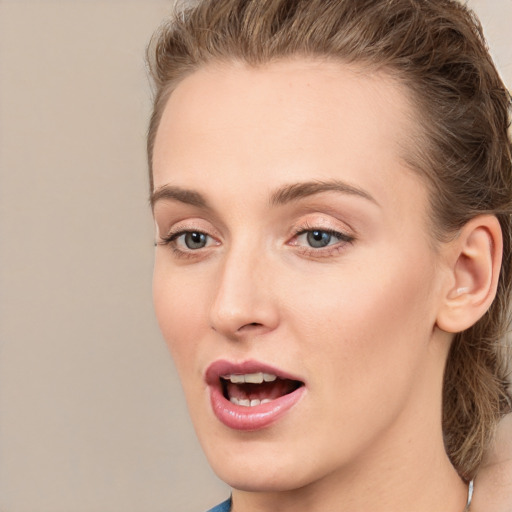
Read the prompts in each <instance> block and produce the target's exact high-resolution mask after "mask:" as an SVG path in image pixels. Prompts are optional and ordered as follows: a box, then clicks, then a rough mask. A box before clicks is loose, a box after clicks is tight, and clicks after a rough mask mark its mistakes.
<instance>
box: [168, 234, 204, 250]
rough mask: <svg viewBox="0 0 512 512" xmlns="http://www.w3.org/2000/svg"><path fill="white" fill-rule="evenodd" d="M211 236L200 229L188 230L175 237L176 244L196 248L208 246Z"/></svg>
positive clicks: (191, 248)
mask: <svg viewBox="0 0 512 512" xmlns="http://www.w3.org/2000/svg"><path fill="white" fill-rule="evenodd" d="M209 238H210V237H209V236H208V235H207V234H206V233H201V232H200V231H186V232H185V233H181V234H178V236H175V237H173V240H174V241H175V243H176V245H185V247H186V248H187V249H190V250H195V249H202V248H203V247H206V245H207V243H208V239H209Z"/></svg>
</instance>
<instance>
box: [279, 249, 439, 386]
mask: <svg viewBox="0 0 512 512" xmlns="http://www.w3.org/2000/svg"><path fill="white" fill-rule="evenodd" d="M402 256H403V255H402ZM390 260H391V261H393V259H392V258H390ZM395 260H396V258H395ZM396 261H398V260H396ZM401 261H402V263H400V261H399V262H398V263H394V264H392V263H389V261H388V262H387V264H385V265H384V264H382V265H378V264H376V262H375V261H374V260H373V261H372V262H371V265H370V264H368V265H361V266H350V270H345V269H343V268H340V271H336V272H332V273H331V274H330V276H329V278H327V276H317V279H316V280H315V281H314V282H312V283H310V285H307V284H306V283H305V282H304V281H303V282H302V284H301V286H300V288H298V287H297V284H296V285H295V289H294V294H293V297H292V298H291V299H290V300H293V304H292V305H290V307H289V311H291V312H293V316H294V319H291V320H290V322H289V324H290V325H293V329H294V331H295V332H294V334H295V336H296V338H297V339H300V340H302V343H303V344H304V345H305V346H306V347H307V349H308V351H309V352H310V353H311V359H310V360H311V361H314V362H315V365H316V366H323V367H326V366H327V367H331V368H335V369H336V370H335V378H336V379H337V381H338V382H339V381H340V380H346V381H347V382H348V381H351V382H354V379H355V378H356V376H357V380H359V379H360V377H361V376H363V375H367V376H368V378H369V379H374V378H378V377H377V376H378V375H380V376H381V377H382V376H383V374H384V373H385V374H389V375H390V376H391V377H392V376H393V373H394V372H397V371H398V372H399V373H403V368H404V367H406V368H408V367H411V365H413V364H417V363H418V361H419V360H420V358H421V354H422V350H424V349H425V347H426V342H427V341H428V338H429V336H430V334H431V330H432V327H433V323H434V321H433V319H434V318H435V315H433V314H430V313H429V312H430V311H431V310H432V301H431V294H430V289H431V286H432V282H433V274H434V272H433V267H432V266H431V265H430V262H428V261H424V262H423V264H420V265H418V264H416V263H417V259H416V260H414V259H409V260H408V259H407V258H403V257H402V258H401ZM407 261H415V264H407V263H406V262H407ZM368 263H369V262H368ZM327 361H330V362H331V364H329V365H326V362H327ZM333 362H334V363H335V364H332V363H333ZM317 371H318V370H317Z"/></svg>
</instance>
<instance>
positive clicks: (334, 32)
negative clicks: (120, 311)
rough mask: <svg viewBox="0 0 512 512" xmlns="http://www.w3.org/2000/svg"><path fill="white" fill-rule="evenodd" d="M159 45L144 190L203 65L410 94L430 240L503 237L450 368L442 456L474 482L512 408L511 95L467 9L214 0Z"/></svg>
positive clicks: (443, 0)
mask: <svg viewBox="0 0 512 512" xmlns="http://www.w3.org/2000/svg"><path fill="white" fill-rule="evenodd" d="M154 43H155V44H154V45H151V46H150V50H148V58H149V61H150V70H151V74H152V78H153V80H154V84H155V98H154V110H153V115H152V117H151V121H150V126H149V132H148V159H149V168H150V181H151V187H152V186H153V184H152V177H151V166H152V154H153V145H154V140H155V134H156V131H157V129H158V125H159V121H160V118H161V115H162V111H163V109H164V107H165V104H166V102H167V99H168V97H169V95H170V94H171V92H172V90H173V88H174V87H175V86H176V84H177V83H178V82H179V81H181V80H183V78H184V77H186V76H187V75H188V74H190V73H193V72H194V71H195V70H196V69H198V68H200V67H201V66H205V65H207V64H208V63H211V62H219V61H242V62H245V63H247V64H248V65H254V66H256V65H261V64H265V63H267V62H270V61H275V60H278V59H283V58H286V57H291V56H305V57H313V58H330V59H338V60H339V61H342V62H346V63H360V64H364V65H370V66H374V67H378V68H380V69H384V70H385V71H387V72H388V74H390V75H391V76H392V77H394V78H395V79H396V80H398V81H400V82H401V83H402V84H404V85H405V86H406V90H408V91H409V92H410V93H411V94H412V98H413V100H414V101H413V103H414V104H415V105H416V107H417V111H416V112H417V118H416V123H417V126H418V127H419V128H420V130H419V133H420V135H419V136H418V138H417V140H416V143H415V144H414V147H413V148H409V151H408V155H407V156H406V160H407V163H408V164H409V165H410V166H411V167H412V168H413V169H415V170H417V171H418V172H419V173H420V175H421V176H423V177H425V179H426V180H427V183H428V185H429V187H430V188H431V208H432V217H433V220H434V225H435V226H436V228H437V229H436V230H435V231H436V236H437V237H438V238H439V239H442V238H445V237H446V236H453V235H454V234H456V233H457V231H458V230H459V229H460V228H461V227H462V226H463V225H464V224H465V223H466V222H467V221H468V220H470V219H471V218H473V217H475V216H476V215H479V214H482V213H489V214H493V215H495V216H496V217H497V218H498V220H499V222H500V224H501V229H502V232H503V239H504V254H503V263H502V268H501V273H500V278H499V284H498V291H497V297H496V299H495V300H494V302H493V304H492V305H491V307H490V309H489V311H488V312H487V313H486V314H485V315H484V317H483V318H482V319H481V320H480V321H478V322H477V323H476V324H475V325H474V326H473V327H471V328H470V329H468V330H466V331H464V332H462V333H459V334H457V335H456V336H455V338H454V340H453V344H452V347H451V350H450V354H449V357H448V361H447V366H446V371H445V381H444V390H443V432H444V436H445V445H446V450H447V453H448V455H449V456H450V459H451V461H452V463H453V465H454V466H455V467H456V469H457V470H458V471H459V473H460V475H461V476H463V477H464V478H466V479H470V478H472V477H473V476H474V475H475V473H476V471H477V469H478V467H479V465H480V463H481V460H482V456H483V453H484V450H485V448H486V447H487V446H488V444H489V441H490V440H491V439H492V436H493V433H494V431H495V427H496V425H497V423H498V421H499V419H500V418H501V417H502V416H503V415H504V414H505V413H507V412H509V411H510V407H511V398H510V394H509V391H508V389H507V386H508V382H507V374H506V372H507V368H506V361H507V354H506V353H505V345H506V343H505V336H506V332H507V330H508V329H509V326H510V299H511V290H512V268H511V266H512V163H511V142H510V139H509V136H508V135H507V128H508V123H509V109H510V95H509V94H508V92H507V90H506V89H505V87H504V85H503V83H502V81H501V80H500V77H499V75H498V73H497V71H496V69H495V67H494V64H493V62H492V60H491V58H490V56H489V53H488V51H487V48H486V44H485V40H484V37H483V34H482V29H481V26H480V24H479V22H478V20H477V19H476V17H475V16H474V14H473V13H472V12H471V11H470V10H469V9H468V8H466V7H464V6H463V5H461V4H460V3H458V2H457V1H455V0H211V1H201V2H199V3H198V4H197V5H195V6H193V7H189V8H187V9H184V10H182V11H181V12H180V13H178V14H177V15H176V16H175V17H174V19H173V20H172V21H171V22H169V23H168V24H167V25H165V26H164V27H163V28H162V29H161V30H160V31H159V33H158V34H157V37H156V39H155V40H154ZM420 113H421V115H420ZM409 146H413V144H409Z"/></svg>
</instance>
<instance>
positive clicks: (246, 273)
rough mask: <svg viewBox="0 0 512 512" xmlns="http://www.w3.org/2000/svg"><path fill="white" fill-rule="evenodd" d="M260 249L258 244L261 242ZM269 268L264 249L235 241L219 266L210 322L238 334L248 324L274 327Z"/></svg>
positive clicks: (264, 327)
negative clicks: (235, 243)
mask: <svg viewBox="0 0 512 512" xmlns="http://www.w3.org/2000/svg"><path fill="white" fill-rule="evenodd" d="M260 249H261V246H260ZM270 273H271V268H270V266H269V265H268V262H266V258H265V254H264V251H262V250H258V248H257V247H255V246H254V245H253V244H250V243H249V242H248V243H245V244H244V243H243V242H242V241H241V243H238V244H237V245H233V246H232V247H231V248H230V249H229V250H228V251H227V252H226V255H225V257H224V261H223V262H222V266H221V267H220V269H219V274H218V276H217V286H216V290H215V296H214V297H213V301H212V306H211V311H210V323H211V326H212V328H213V329H214V330H216V331H218V332H221V333H223V334H224V335H226V336H230V337H231V336H235V337H236V336H238V335H240V334H241V333H243V332H246V331H247V330H248V327H251V329H252V330H254V328H258V329H259V330H260V331H262V330H269V329H273V328H274V327H275V325H276V322H277V311H276V310H275V304H274V303H273V300H272V294H271V289H270V280H271V278H270Z"/></svg>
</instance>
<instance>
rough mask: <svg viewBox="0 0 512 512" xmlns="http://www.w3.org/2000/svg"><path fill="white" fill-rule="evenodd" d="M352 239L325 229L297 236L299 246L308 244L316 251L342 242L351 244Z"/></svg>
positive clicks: (304, 232) (305, 232) (313, 230)
mask: <svg viewBox="0 0 512 512" xmlns="http://www.w3.org/2000/svg"><path fill="white" fill-rule="evenodd" d="M350 240H351V238H350V237H349V236H347V235H343V234H342V233H338V232H336V231H329V230H325V229H311V230H308V231H303V232H302V233H299V234H298V235H297V243H296V244H297V245H304V244H307V245H309V247H312V248H314V249H321V248H322V247H327V246H329V245H334V244H336V243H338V242H340V241H345V242H349V241H350Z"/></svg>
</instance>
